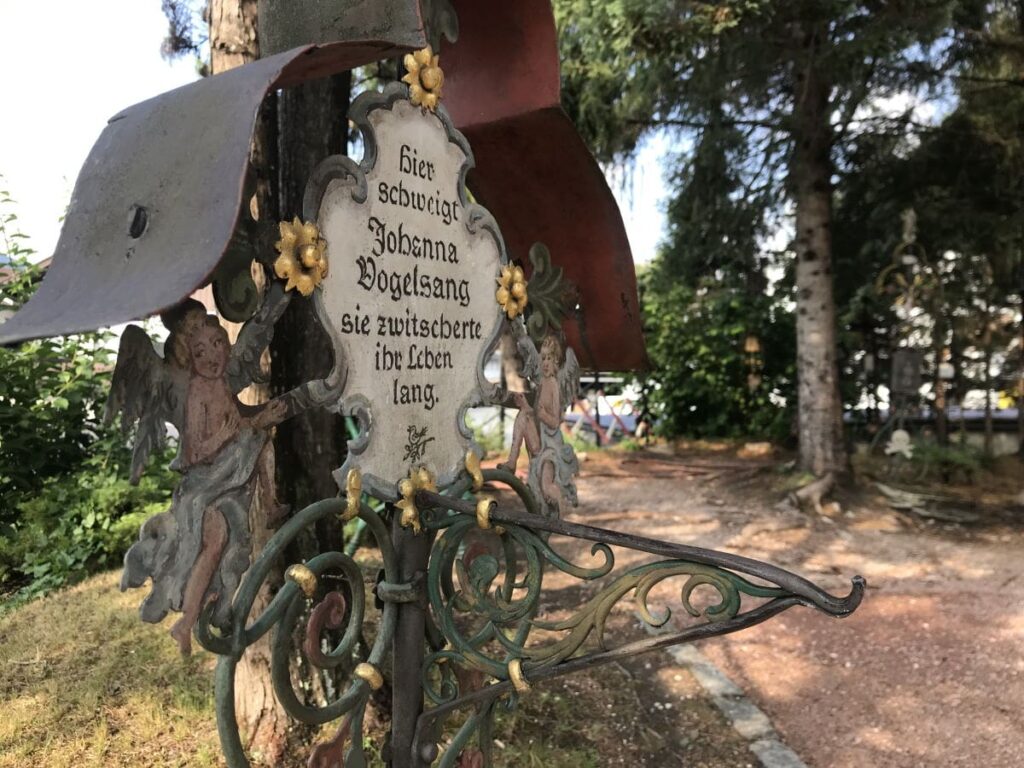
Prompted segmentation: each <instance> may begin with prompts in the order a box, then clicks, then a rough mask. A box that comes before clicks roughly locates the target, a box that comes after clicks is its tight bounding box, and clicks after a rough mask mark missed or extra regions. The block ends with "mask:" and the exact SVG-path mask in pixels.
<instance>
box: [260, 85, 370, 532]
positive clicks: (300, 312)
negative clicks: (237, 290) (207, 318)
mask: <svg viewBox="0 0 1024 768" xmlns="http://www.w3.org/2000/svg"><path fill="white" fill-rule="evenodd" d="M351 82H352V77H351V74H350V73H345V74H343V75H336V76H334V77H331V78H328V79H324V80H318V81H315V82H312V83H306V84H305V85H302V86H299V87H297V88H290V89H287V90H285V91H282V92H281V93H280V95H279V97H278V166H277V183H278V189H279V194H278V208H277V214H278V216H279V218H280V219H282V220H285V219H288V220H290V219H292V218H293V217H294V216H301V215H302V195H303V192H304V191H305V187H306V181H307V179H309V176H310V174H311V173H312V171H313V168H315V167H316V165H317V164H318V163H319V162H320V161H321V160H323V159H324V158H326V157H327V156H328V155H332V154H344V153H345V152H346V150H347V147H348V120H347V113H348V106H349V90H350V87H351ZM270 350H271V359H272V361H273V363H272V366H271V371H272V379H271V380H272V386H273V387H274V389H275V391H278V392H283V391H287V390H288V389H290V388H291V387H294V386H297V385H299V384H301V383H303V382H306V381H310V380H313V379H317V378H323V377H324V376H326V375H327V374H328V373H329V372H330V370H331V367H332V366H333V364H334V356H333V352H332V350H331V346H330V343H329V340H328V337H327V334H326V332H325V331H324V330H323V328H322V327H321V326H320V322H319V321H318V320H317V318H316V316H315V314H314V312H313V302H312V301H311V300H305V299H302V298H301V297H299V298H296V299H295V300H294V301H292V303H291V304H290V305H289V307H288V309H287V310H286V311H285V313H284V315H283V316H282V318H281V319H280V320H279V321H278V324H277V330H276V331H275V334H274V341H273V343H272V344H271V348H270ZM274 444H275V447H276V449H277V455H278V468H279V472H278V477H279V490H280V493H281V498H282V500H283V501H284V502H285V503H288V504H291V505H292V507H293V508H294V509H296V510H298V509H300V508H302V507H304V506H306V505H308V504H311V503H313V502H314V501H319V500H320V499H324V498H330V497H332V496H337V494H338V486H337V484H336V483H335V481H334V478H333V476H332V474H331V473H332V472H333V470H335V469H338V468H339V467H341V465H342V464H343V463H344V460H345V449H346V445H347V436H346V432H345V422H344V419H343V418H341V417H340V416H338V415H337V414H332V413H328V412H327V411H325V410H323V409H317V410H315V411H309V412H307V413H305V414H302V415H300V416H298V417H296V418H294V419H290V420H289V421H286V422H284V423H283V424H282V425H281V426H280V427H278V431H277V436H276V438H275V441H274ZM316 534H317V539H318V544H319V546H320V547H321V548H324V547H329V548H331V549H333V550H335V551H340V550H341V548H342V541H341V528H340V526H339V525H338V524H337V521H335V520H325V521H323V522H322V523H321V524H320V526H319V527H318V529H317V531H316Z"/></svg>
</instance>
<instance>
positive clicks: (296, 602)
mask: <svg viewBox="0 0 1024 768" xmlns="http://www.w3.org/2000/svg"><path fill="white" fill-rule="evenodd" d="M344 509H345V501H344V499H343V498H341V499H328V500H324V501H320V502H317V503H316V504H313V505H311V506H309V507H307V508H306V509H304V510H302V511H301V512H299V513H298V514H296V515H295V516H294V517H293V518H292V519H290V520H289V521H288V522H287V523H286V524H285V525H283V526H282V527H281V529H280V530H279V531H278V532H277V533H276V534H275V535H274V536H273V538H272V539H271V540H270V542H269V543H268V544H267V546H266V547H265V548H264V550H263V552H262V553H261V554H260V557H259V558H258V559H257V560H256V562H255V563H254V564H253V566H252V568H250V569H249V571H248V572H247V573H246V576H245V579H244V580H243V582H242V585H241V587H240V588H239V590H238V592H237V594H236V595H235V599H234V601H233V603H232V615H233V617H234V619H233V626H232V629H231V632H230V633H228V634H224V635H218V634H215V632H214V630H213V629H212V627H211V625H210V618H211V617H210V609H209V608H208V609H207V610H206V611H204V613H203V615H202V616H201V617H200V621H199V623H198V624H197V626H196V639H197V640H198V641H199V643H200V644H201V645H202V646H203V647H205V648H206V649H207V650H209V651H212V652H213V653H216V654H219V657H220V658H219V660H218V663H217V671H216V694H215V695H216V709H217V725H218V731H219V733H220V739H221V746H222V748H223V751H224V755H225V757H226V758H227V762H228V765H229V766H231V768H246V767H247V766H248V765H249V762H248V759H247V758H246V756H245V751H244V749H243V746H242V742H241V738H240V736H239V733H238V726H237V723H236V721H235V704H234V700H235V696H234V693H235V690H234V689H235V670H236V668H237V665H238V662H239V660H240V659H241V657H242V654H243V653H244V651H245V649H246V648H248V647H249V646H250V645H252V644H253V643H254V642H256V641H257V640H259V639H260V638H261V637H262V636H263V635H265V634H266V633H267V632H268V631H270V630H271V628H274V635H273V638H272V640H271V649H272V651H271V679H272V681H273V686H274V693H275V695H276V696H277V698H278V701H280V702H281V704H282V706H283V707H284V709H285V711H286V712H287V713H288V714H289V715H290V716H291V717H293V718H295V719H296V720H298V721H299V722H301V723H305V724H307V725H322V724H324V723H329V722H331V721H333V720H337V719H339V718H344V720H343V723H342V726H341V731H340V734H339V735H340V736H341V737H342V738H340V739H337V740H336V741H335V742H334V743H332V744H331V745H330V747H331V748H333V749H336V750H338V751H339V752H340V751H341V750H342V748H341V742H344V741H347V742H348V743H349V747H348V749H347V751H345V752H344V755H345V756H344V765H345V766H346V767H347V768H361V767H362V766H365V765H366V756H365V754H364V752H363V743H362V742H363V739H362V727H363V713H364V711H365V708H366V705H367V702H368V701H369V697H370V694H371V693H372V691H373V689H374V687H376V686H375V684H374V680H373V674H372V671H374V670H379V669H380V667H381V665H382V664H383V662H384V659H385V656H386V655H387V653H388V652H389V651H390V648H391V640H392V637H393V636H394V631H395V623H396V618H397V616H396V611H397V608H398V606H397V604H395V603H385V604H384V606H383V608H382V611H381V617H380V625H379V629H378V631H377V634H376V637H375V638H374V641H373V644H372V646H371V647H370V648H369V650H368V653H365V658H363V659H362V661H361V662H360V664H359V665H357V666H356V668H355V670H354V673H353V674H352V675H351V680H350V682H349V684H348V686H347V688H345V689H344V690H343V691H342V692H341V693H340V695H338V696H337V697H336V698H334V699H333V700H331V701H329V702H327V703H326V704H325V705H323V706H310V705H309V704H306V703H303V702H302V701H300V699H299V697H298V695H296V693H295V690H294V688H293V687H292V681H291V674H290V669H289V660H290V657H291V653H292V637H293V635H294V634H295V633H296V630H297V628H298V624H299V621H300V619H301V618H302V617H303V615H304V614H305V611H306V609H307V608H308V609H310V616H309V620H308V621H307V623H306V626H305V635H306V642H305V643H304V645H303V650H304V652H305V657H306V659H307V661H308V662H309V663H310V664H311V665H312V666H313V667H314V668H318V669H321V670H334V669H336V668H338V667H339V666H341V665H342V664H346V663H351V662H352V660H353V659H354V658H359V657H361V656H362V654H360V645H361V644H362V642H363V640H362V631H363V624H364V620H365V612H366V600H365V592H364V586H363V576H362V571H361V570H360V568H359V565H358V564H357V563H356V562H355V560H353V559H352V557H350V556H349V555H347V554H344V553H342V552H326V553H323V554H320V555H317V556H316V557H314V558H312V559H310V560H309V561H308V562H307V563H305V564H304V565H305V568H306V569H308V571H309V572H311V573H312V575H313V577H314V582H313V584H312V588H313V590H315V592H313V596H312V597H308V598H307V596H306V594H304V593H303V590H302V589H301V588H300V585H299V583H297V582H296V581H292V580H286V582H285V584H284V586H283V587H282V588H281V589H280V591H278V593H277V594H276V595H275V596H274V598H273V600H272V601H271V602H270V605H268V606H267V607H266V609H264V611H263V612H262V613H261V614H260V615H259V616H258V617H257V618H256V619H255V620H254V621H253V622H252V623H251V624H248V625H247V624H246V619H247V617H248V616H249V613H250V611H251V610H252V606H253V603H254V601H255V599H256V595H257V593H258V592H259V590H260V588H261V587H262V585H263V583H264V582H265V581H266V579H267V577H268V575H269V574H270V572H271V570H272V568H273V567H274V565H275V562H276V561H277V560H278V558H279V557H280V556H281V555H282V554H283V552H284V550H285V548H286V547H287V546H288V545H289V544H290V543H291V542H292V541H294V540H295V538H296V537H297V536H298V535H299V534H300V533H301V532H302V531H303V530H305V529H306V528H308V527H310V526H313V525H315V524H316V522H317V521H318V520H321V519H323V518H325V517H328V516H332V515H335V516H340V515H341V514H342V512H343V511H344ZM359 519H360V520H362V521H363V523H364V524H365V525H366V529H367V530H368V531H370V533H371V534H372V536H373V538H374V539H375V541H376V543H377V546H378V547H379V549H380V555H381V559H382V560H383V569H384V577H385V579H386V580H388V581H389V582H392V583H394V582H397V579H398V569H397V561H396V557H395V551H394V547H393V546H392V543H391V537H390V535H389V533H388V530H387V526H386V525H385V523H384V521H383V520H382V519H381V517H380V516H379V515H378V514H377V513H376V512H375V511H374V510H372V509H371V508H370V507H369V506H367V505H363V506H362V508H361V509H360V512H359ZM328 575H329V576H330V577H331V578H332V580H334V581H336V582H344V584H346V585H347V589H346V590H345V593H342V592H341V591H340V590H339V589H337V588H335V589H331V590H326V589H324V588H323V587H322V584H323V583H324V582H325V581H327V579H326V577H327V576H328ZM311 591H312V590H311ZM328 629H329V630H333V631H335V632H339V631H340V632H342V637H341V639H340V640H339V641H338V642H337V643H336V644H335V645H334V646H333V647H331V648H329V649H326V650H325V649H324V648H323V647H322V645H323V641H322V633H323V632H325V631H326V630H328ZM364 650H365V649H364ZM367 670H369V673H368V672H367ZM361 673H362V674H361ZM322 746H323V745H322ZM318 749H320V748H319V747H318Z"/></svg>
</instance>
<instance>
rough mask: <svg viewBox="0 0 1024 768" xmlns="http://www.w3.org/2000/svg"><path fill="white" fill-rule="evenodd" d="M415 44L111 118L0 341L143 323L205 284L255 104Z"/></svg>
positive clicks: (257, 68)
mask: <svg viewBox="0 0 1024 768" xmlns="http://www.w3.org/2000/svg"><path fill="white" fill-rule="evenodd" d="M422 42H423V40H419V41H415V40H413V41H412V46H410V45H409V43H410V40H408V39H404V40H401V41H398V42H396V41H394V40H360V41H352V42H345V43H334V44H330V45H323V46H304V47H300V48H295V49H293V50H291V51H287V52H285V53H281V54H278V55H276V56H271V57H268V58H265V59H261V60H259V61H257V62H254V63H252V64H249V65H246V66H244V67H238V68H237V69H233V70H230V71H228V72H224V73H223V74H219V75H215V76H213V77H209V78H205V79H203V80H200V81H198V82H196V83H192V84H189V85H186V86H183V87H182V88H178V89H176V90H173V91H170V92H168V93H165V94H162V95H160V96H157V97H156V98H153V99H150V100H148V101H144V102H142V103H140V104H136V105H135V106H132V107H129V108H128V109H126V110H124V111H123V112H121V113H119V114H117V115H115V116H114V117H113V118H111V120H110V122H109V123H108V124H107V127H106V128H105V129H104V130H103V133H102V134H101V135H100V137H99V139H98V140H97V142H96V144H95V145H94V146H93V148H92V150H91V152H90V153H89V157H88V158H87V159H86V161H85V165H84V166H83V167H82V170H81V172H80V173H79V176H78V180H77V182H76V183H75V189H74V192H73V193H72V197H71V204H70V206H69V208H68V213H67V217H66V219H65V221H64V227H63V229H62V231H61V235H60V239H59V241H58V243H57V248H56V250H55V252H54V256H53V263H52V266H51V267H50V269H49V270H48V271H47V275H46V278H45V279H44V280H43V282H42V284H41V285H40V287H39V290H38V291H37V292H36V294H35V296H33V297H32V299H31V301H29V302H28V303H27V304H26V305H25V307H24V308H22V310H21V311H20V312H18V313H17V314H16V315H15V316H14V317H12V318H11V319H10V320H8V321H7V322H5V323H3V324H0V344H11V343H14V342H18V341H24V340H26V339H31V338H41V337H45V336H57V335H62V334H68V333H75V332H79V331H88V330H93V329H95V328H100V327H103V326H110V325H116V324H118V323H123V322H126V321H128V320H134V319H138V318H142V317H146V316H148V315H152V314H154V313H156V312H159V311H161V310H163V309H166V308H167V307H170V306H172V305H174V304H177V303H178V302H180V301H181V300H182V299H183V298H185V297H186V296H188V295H189V294H191V293H192V292H193V291H194V290H196V289H197V288H199V287H201V286H203V285H204V284H205V283H206V282H207V280H208V278H209V277H210V275H211V274H212V273H213V271H214V269H215V268H216V267H217V265H218V263H219V262H220V260H221V257H222V255H223V253H224V251H225V249H226V247H227V245H228V243H229V241H230V240H231V236H232V233H233V231H234V229H235V226H236V224H237V219H238V214H239V210H240V207H241V205H240V204H241V200H242V193H243V187H244V184H245V179H246V173H247V170H248V163H249V147H250V142H251V140H252V136H253V131H254V128H255V122H256V118H257V111H258V109H259V106H260V103H261V102H262V101H263V98H264V96H265V95H266V94H267V93H268V92H269V91H270V90H271V89H274V88H281V87H286V86H288V85H294V84H296V83H300V82H303V81H305V80H309V79H312V78H315V77H320V76H323V75H327V74H332V73H335V72H340V71H344V70H347V69H352V68H353V67H357V66H361V65H363V64H366V63H369V62H372V61H377V60H379V59H382V58H387V57H391V56H397V55H399V54H401V53H402V52H403V51H406V50H408V49H409V47H414V46H415V45H418V44H420V43H422Z"/></svg>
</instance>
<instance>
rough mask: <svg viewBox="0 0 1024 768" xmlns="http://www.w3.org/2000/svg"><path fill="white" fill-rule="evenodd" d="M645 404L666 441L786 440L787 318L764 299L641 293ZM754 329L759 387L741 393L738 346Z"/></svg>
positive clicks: (789, 403) (680, 291)
mask: <svg viewBox="0 0 1024 768" xmlns="http://www.w3.org/2000/svg"><path fill="white" fill-rule="evenodd" d="M644 312H645V316H646V318H647V327H648V333H647V349H648V353H649V354H650V357H651V361H652V363H653V368H654V370H653V372H652V376H651V378H652V380H653V381H654V383H655V388H654V391H653V392H652V396H651V397H652V403H653V405H654V407H655V408H656V409H657V411H658V418H659V429H660V431H661V432H662V433H664V434H666V435H669V436H673V437H674V436H687V437H758V438H766V439H772V440H785V439H787V438H788V437H789V435H790V425H791V423H792V409H793V407H794V405H795V399H796V394H795V381H794V379H795V373H794V359H795V354H794V350H793V344H794V337H795V332H794V328H793V316H792V314H791V313H789V312H786V311H784V310H783V308H782V307H779V306H775V305H774V302H773V301H772V300H771V299H769V298H767V297H763V296H762V297H758V298H757V299H756V300H754V301H753V302H750V301H747V300H744V298H743V297H741V296H738V295H736V294H734V293H731V292H729V291H722V290H711V289H708V288H706V287H702V288H698V289H693V288H690V287H687V286H685V285H682V284H675V285H672V286H671V287H669V288H668V289H667V290H650V289H648V290H646V291H645V292H644ZM752 328H757V329H758V335H759V337H760V339H761V345H762V348H763V350H764V351H763V353H762V358H763V370H762V374H761V376H762V381H761V383H760V385H759V386H758V387H757V388H755V389H754V390H753V391H751V390H750V389H749V388H748V381H747V375H748V368H747V361H746V357H745V354H744V351H743V350H744V340H745V339H746V337H747V334H748V333H750V331H751V329H752Z"/></svg>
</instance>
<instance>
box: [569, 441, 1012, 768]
mask: <svg viewBox="0 0 1024 768" xmlns="http://www.w3.org/2000/svg"><path fill="white" fill-rule="evenodd" d="M779 479H780V476H779V475H778V474H776V473H775V472H774V471H773V470H772V469H771V467H770V466H767V465H758V464H756V463H753V462H749V463H745V462H740V461H737V460H735V459H732V458H730V459H727V460H726V459H722V458H719V459H715V458H708V457H706V456H702V457H688V458H686V459H676V458H674V457H657V456H650V455H644V456H642V457H638V458H632V457H629V458H623V455H621V454H618V455H617V454H601V455H594V456H591V457H589V458H588V460H587V461H586V462H585V463H584V469H583V475H582V477H581V482H580V498H581V506H580V507H579V508H578V509H577V510H576V511H575V513H574V514H573V515H571V516H569V519H571V520H575V521H578V522H586V523H590V524H593V525H598V526H604V527H609V528H615V529H618V530H624V531H631V532H634V533H638V534H642V535H646V536H652V537H654V538H663V539H668V540H674V541H678V542H683V543H690V544H696V545H699V546H704V547H711V548H715V549H722V550H726V551H730V552H735V553H737V554H743V555H747V556H750V557H756V558H759V559H763V560H766V561H769V562H772V563H774V564H776V565H780V566H782V567H785V568H788V569H790V570H793V571H796V572H797V573H800V574H802V575H805V576H807V577H809V578H811V579H812V580H814V581H816V582H817V583H819V584H821V585H822V586H824V587H826V588H827V589H829V590H831V591H833V592H835V593H845V592H846V591H847V589H848V585H849V577H850V576H852V575H854V574H855V573H860V574H862V575H863V576H865V577H866V578H867V580H868V584H869V590H868V594H867V596H866V598H865V600H864V603H863V605H862V606H861V608H860V609H859V610H858V611H857V613H856V614H855V615H854V616H853V617H851V618H849V619H846V620H842V621H838V620H835V619H830V618H828V617H826V616H823V615H820V614H817V613H815V612H813V611H811V610H806V609H802V608H795V609H792V610H790V611H788V612H787V613H785V614H783V615H782V616H780V617H778V618H775V619H773V620H771V621H769V622H767V623H766V624H764V625H761V626H759V627H755V628H753V629H750V630H747V631H745V632H741V633H738V634H736V635H732V636H729V637H723V638H718V639H715V640H711V641H707V642H705V643H702V644H701V645H700V650H701V651H702V652H703V653H704V654H705V655H706V656H707V657H708V658H710V659H711V660H712V661H713V662H714V663H716V664H718V665H719V666H720V667H721V668H722V669H723V670H724V671H725V672H726V673H727V674H728V675H729V677H731V678H732V679H733V680H734V681H736V682H737V683H738V684H739V685H740V686H741V687H742V688H743V689H744V690H745V691H746V693H747V694H748V695H749V696H750V698H751V699H752V700H753V701H754V702H755V703H756V704H757V705H758V706H759V707H760V708H761V709H762V710H763V711H764V712H765V713H766V714H767V715H768V716H769V718H770V719H771V721H772V722H773V724H774V725H775V727H776V729H777V730H778V732H779V733H780V734H781V736H782V739H783V741H784V742H785V743H786V744H787V745H789V746H790V747H791V748H792V749H793V750H795V752H797V753H798V754H799V755H800V757H801V758H803V760H804V761H805V762H806V763H807V764H808V765H809V766H812V768H815V767H816V768H847V767H848V768H855V767H856V768H865V767H870V768H889V767H892V768H903V767H904V766H906V768H911V767H913V768H918V767H919V766H972V767H973V766H986V768H1004V767H1005V768H1011V766H1012V767H1013V768H1017V767H1018V766H1022V765H1024V557H1022V554H1024V546H1022V545H1024V510H1021V511H1020V512H1021V514H1020V518H1019V521H1020V522H1019V523H1018V524H1016V525H1015V524H1014V523H1013V522H1012V521H1011V522H1007V518H1006V517H1005V515H1004V516H1003V517H1001V518H999V520H998V521H997V522H990V523H984V522H982V523H978V524H976V525H972V526H963V525H953V524H945V525H944V524H927V521H923V520H920V519H918V518H915V517H913V516H911V515H905V514H902V513H897V512H893V511H892V510H891V509H889V508H888V506H887V505H886V504H885V503H884V499H882V498H881V497H878V498H873V497H868V498H861V499H858V500H857V501H856V502H855V503H851V504H850V506H849V509H847V510H846V511H843V512H840V513H838V514H836V515H835V516H834V517H832V518H824V517H818V516H814V515H806V514H804V513H801V512H798V511H796V510H793V509H786V508H783V507H781V506H779V505H778V504H777V502H778V500H779V499H780V498H781V497H782V495H783V494H782V493H781V492H779V491H778V490H773V486H777V485H778V482H779Z"/></svg>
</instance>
